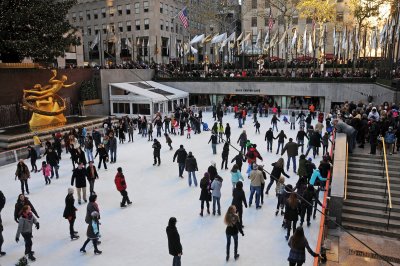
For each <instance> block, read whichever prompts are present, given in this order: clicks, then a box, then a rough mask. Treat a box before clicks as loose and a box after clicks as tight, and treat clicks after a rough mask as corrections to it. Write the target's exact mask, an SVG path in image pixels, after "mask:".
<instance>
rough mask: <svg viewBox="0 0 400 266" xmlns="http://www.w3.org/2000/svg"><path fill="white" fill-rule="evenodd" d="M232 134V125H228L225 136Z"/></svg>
mask: <svg viewBox="0 0 400 266" xmlns="http://www.w3.org/2000/svg"><path fill="white" fill-rule="evenodd" d="M230 135H231V127H226V128H225V136H226V137H229V136H230Z"/></svg>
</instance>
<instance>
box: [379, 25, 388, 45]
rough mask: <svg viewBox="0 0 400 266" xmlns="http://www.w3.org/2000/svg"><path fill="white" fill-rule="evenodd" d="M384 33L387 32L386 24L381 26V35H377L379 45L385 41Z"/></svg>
mask: <svg viewBox="0 0 400 266" xmlns="http://www.w3.org/2000/svg"><path fill="white" fill-rule="evenodd" d="M386 31H387V24H385V25H383V28H382V30H381V33H380V34H379V43H380V44H382V43H384V41H385V37H386Z"/></svg>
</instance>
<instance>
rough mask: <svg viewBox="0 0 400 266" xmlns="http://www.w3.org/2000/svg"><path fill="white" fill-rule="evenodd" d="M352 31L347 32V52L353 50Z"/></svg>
mask: <svg viewBox="0 0 400 266" xmlns="http://www.w3.org/2000/svg"><path fill="white" fill-rule="evenodd" d="M353 34H354V33H353V32H351V33H349V52H352V51H353Z"/></svg>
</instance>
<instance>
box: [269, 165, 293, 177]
mask: <svg viewBox="0 0 400 266" xmlns="http://www.w3.org/2000/svg"><path fill="white" fill-rule="evenodd" d="M271 165H272V166H273V167H274V168H272V172H271V175H272V176H273V177H275V178H279V177H280V176H281V175H284V176H286V177H287V178H289V176H288V175H287V174H286V173H285V170H283V168H279V167H277V166H275V163H273V164H271Z"/></svg>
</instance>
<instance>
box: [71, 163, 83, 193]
mask: <svg viewBox="0 0 400 266" xmlns="http://www.w3.org/2000/svg"><path fill="white" fill-rule="evenodd" d="M74 182H75V187H76V188H84V187H86V169H85V168H82V169H79V168H75V169H74V172H73V173H72V177H71V186H73V185H74Z"/></svg>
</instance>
